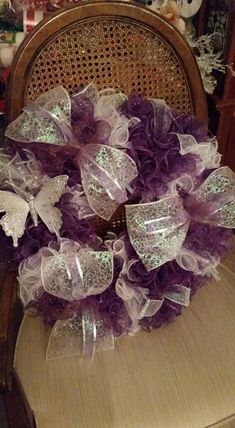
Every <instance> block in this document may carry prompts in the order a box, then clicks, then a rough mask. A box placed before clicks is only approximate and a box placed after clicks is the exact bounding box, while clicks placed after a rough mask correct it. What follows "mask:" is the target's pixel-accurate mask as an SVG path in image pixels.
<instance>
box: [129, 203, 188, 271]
mask: <svg viewBox="0 0 235 428" xmlns="http://www.w3.org/2000/svg"><path fill="white" fill-rule="evenodd" d="M126 221H127V230H128V234H129V238H130V241H131V244H132V246H133V247H134V249H135V251H136V253H137V254H138V256H139V258H140V260H141V261H142V262H143V264H144V266H145V267H146V269H147V270H152V269H155V268H157V267H159V266H161V265H162V264H164V263H166V262H167V261H169V260H172V259H174V258H175V257H176V255H177V254H178V252H179V250H180V248H181V246H182V244H183V242H184V239H185V237H186V233H187V230H188V225H189V222H188V215H187V213H186V212H185V210H184V209H183V206H182V202H181V200H180V198H178V197H176V196H172V197H171V196H170V197H168V198H165V199H161V200H160V201H157V202H150V203H146V204H139V205H126Z"/></svg>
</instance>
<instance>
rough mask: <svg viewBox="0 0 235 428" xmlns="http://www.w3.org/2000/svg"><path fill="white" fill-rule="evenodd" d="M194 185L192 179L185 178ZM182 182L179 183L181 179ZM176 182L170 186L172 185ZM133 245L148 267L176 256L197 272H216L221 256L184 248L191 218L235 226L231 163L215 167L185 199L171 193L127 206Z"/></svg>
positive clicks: (148, 268) (184, 265)
mask: <svg viewBox="0 0 235 428" xmlns="http://www.w3.org/2000/svg"><path fill="white" fill-rule="evenodd" d="M184 182H185V184H187V185H190V186H191V184H192V183H191V182H190V180H184ZM178 184H179V183H178ZM171 187H172V188H175V186H170V188H171ZM126 218H127V229H128V234H129V237H130V241H131V244H132V246H133V247H134V249H135V251H136V253H137V254H138V256H139V258H140V260H141V261H142V262H143V264H144V266H145V267H146V269H147V270H152V269H156V268H157V267H159V266H161V265H162V264H163V263H165V262H167V261H170V260H173V259H176V260H177V261H178V262H179V264H180V265H181V267H184V268H186V269H188V270H192V271H194V272H195V273H196V274H205V273H206V272H207V273H208V272H209V271H210V268H211V272H214V274H215V275H216V271H215V268H216V265H217V260H214V259H213V260H212V259H211V258H209V259H208V260H207V258H202V257H200V256H198V255H196V254H195V253H193V252H189V251H187V254H186V250H185V249H184V248H183V244H184V241H185V238H186V234H187V231H188V227H189V224H190V221H191V220H194V221H197V222H200V223H208V224H212V225H216V226H222V227H227V228H234V227H235V175H234V173H233V172H232V171H231V169H229V168H228V167H221V168H219V169H217V170H215V171H213V172H212V173H211V174H210V175H209V176H208V177H207V178H206V180H205V181H204V182H203V183H202V184H201V185H200V186H199V188H198V189H197V190H196V191H195V192H193V193H192V194H191V195H190V196H189V197H188V198H186V199H185V201H184V206H183V204H182V200H181V198H180V197H179V196H169V197H166V198H164V199H161V200H159V201H156V202H151V203H147V204H139V205H127V206H126Z"/></svg>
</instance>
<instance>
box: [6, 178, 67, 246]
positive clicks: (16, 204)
mask: <svg viewBox="0 0 235 428" xmlns="http://www.w3.org/2000/svg"><path fill="white" fill-rule="evenodd" d="M67 181H68V177H67V175H60V176H57V177H54V178H49V179H48V181H46V183H45V184H44V186H43V187H42V188H41V190H40V191H39V193H38V194H37V195H36V197H34V196H33V195H31V194H29V193H25V199H23V198H22V197H21V196H20V195H18V194H15V193H12V192H8V191H3V190H1V191H0V213H1V212H3V213H5V215H4V216H3V217H2V218H1V220H0V225H1V226H2V228H3V230H4V232H5V234H6V235H7V236H11V237H12V239H13V245H14V246H15V247H17V245H18V239H19V238H20V237H21V236H22V235H23V234H24V230H25V223H26V219H27V217H28V214H29V212H30V214H31V216H32V219H33V222H34V225H35V226H37V224H38V215H39V217H40V218H41V220H42V221H43V223H44V224H45V225H46V226H47V228H48V229H49V230H50V232H52V233H56V234H57V235H58V234H59V230H60V228H61V225H62V216H61V212H60V211H59V209H58V208H56V207H55V206H54V205H55V203H56V202H58V201H59V200H60V198H61V196H62V193H63V191H64V188H65V186H66V183H67ZM21 193H22V192H21ZM23 194H24V192H23Z"/></svg>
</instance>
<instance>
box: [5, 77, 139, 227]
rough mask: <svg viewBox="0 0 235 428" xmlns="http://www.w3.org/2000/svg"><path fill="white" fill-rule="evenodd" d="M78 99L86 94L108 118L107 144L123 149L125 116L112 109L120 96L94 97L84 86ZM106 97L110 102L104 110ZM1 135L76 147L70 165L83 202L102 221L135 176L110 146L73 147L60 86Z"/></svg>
mask: <svg viewBox="0 0 235 428" xmlns="http://www.w3.org/2000/svg"><path fill="white" fill-rule="evenodd" d="M83 92H84V91H82V94H83ZM83 95H87V96H88V95H89V96H90V99H92V100H93V102H95V103H96V104H95V107H96V109H97V110H98V112H99V111H100V112H102V114H103V115H104V117H101V118H100V119H102V120H109V124H108V125H109V126H110V129H111V134H110V141H109V139H108V143H109V144H112V145H113V146H115V147H118V146H119V142H120V146H121V147H125V146H126V147H127V146H128V145H127V141H128V136H129V133H128V124H129V121H128V119H126V118H125V120H124V118H123V117H122V116H121V115H120V114H118V112H117V111H116V110H115V108H116V106H117V104H118V99H119V102H120V101H123V98H122V97H120V96H119V98H118V95H120V94H112V96H111V94H109V95H107V94H106V93H104V94H103V95H101V96H99V94H98V92H97V91H96V92H95V89H94V87H93V86H92V85H89V87H88V89H87V90H86V92H85V93H84V94H83ZM77 96H79V94H78V95H77ZM107 97H108V99H106V98H107ZM112 97H113V98H114V100H115V101H113V105H112V104H111V107H110V105H109V103H110V102H111V101H110V100H111V99H112ZM96 98H97V99H96ZM104 98H105V100H104ZM97 100H98V101H97ZM108 106H109V108H108ZM114 113H115V117H116V119H115V120H114V119H113V116H114ZM110 117H111V119H112V120H111V119H110ZM132 120H134V119H133V118H132ZM120 122H121V123H120ZM6 136H7V137H8V138H11V139H13V140H15V141H19V142H33V141H34V142H40V143H47V144H56V145H59V146H64V145H71V146H73V147H76V148H77V151H78V154H77V156H76V157H75V160H74V162H75V164H76V165H77V166H79V168H80V170H81V180H82V185H83V188H84V191H85V194H86V197H87V200H88V202H89V205H90V207H91V208H92V210H93V211H94V212H95V213H96V214H97V215H99V216H100V217H102V218H104V219H105V220H109V219H110V218H111V217H112V215H113V213H114V212H115V211H116V209H117V208H118V206H119V205H120V204H121V203H123V202H125V201H127V199H128V195H127V189H128V190H129V185H130V183H131V182H132V181H133V180H134V178H135V177H136V176H137V174H138V172H137V167H136V164H135V162H134V161H133V159H131V157H130V156H128V155H127V154H126V153H125V152H123V151H121V150H119V149H117V148H115V147H110V146H108V145H106V144H103V142H102V144H87V145H86V146H78V142H77V139H76V137H75V135H74V133H73V130H72V127H71V100H70V97H69V94H68V93H67V91H66V90H65V89H64V88H63V87H61V86H59V87H57V88H54V89H52V90H50V91H48V92H47V93H45V94H43V95H40V96H39V97H38V99H37V100H36V101H35V102H34V103H32V104H30V105H29V106H26V107H25V108H24V111H23V113H22V114H21V115H20V116H19V117H18V118H17V119H16V120H15V121H14V122H12V123H11V124H10V125H9V126H8V128H7V130H6Z"/></svg>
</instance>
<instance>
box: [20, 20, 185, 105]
mask: <svg viewBox="0 0 235 428" xmlns="http://www.w3.org/2000/svg"><path fill="white" fill-rule="evenodd" d="M91 81H93V82H94V83H95V84H96V86H97V87H98V89H103V88H105V87H113V88H116V89H117V90H121V91H122V92H124V93H125V94H130V93H132V92H133V91H138V92H141V93H143V94H144V95H145V96H147V97H159V98H164V99H165V100H166V101H167V103H168V104H169V105H170V106H171V107H173V108H176V109H177V110H179V111H181V112H192V105H191V99H190V91H189V88H188V82H187V77H186V76H185V73H184V70H183V67H182V65H181V62H180V59H179V58H178V57H177V56H176V53H175V52H174V50H173V49H172V48H171V47H170V46H169V45H168V44H167V42H166V41H165V40H164V39H163V38H161V35H159V34H157V33H154V32H153V31H151V30H150V29H148V28H145V27H144V26H141V24H138V23H136V22H133V23H130V21H126V20H125V19H124V18H117V19H113V18H112V19H109V18H102V19H101V18H98V17H97V19H96V20H95V21H94V19H93V20H89V21H87V20H86V22H79V23H77V24H76V26H73V27H70V28H67V29H66V30H64V31H63V32H60V33H59V34H57V35H56V36H55V37H54V38H53V39H51V40H49V41H48V43H47V44H46V46H45V48H44V49H43V50H42V51H41V52H40V53H39V54H38V56H37V57H36V59H35V61H34V63H33V65H32V68H31V74H30V76H29V78H28V83H27V88H26V99H25V101H26V103H29V102H31V101H33V100H34V99H35V98H36V97H37V96H38V95H39V94H40V93H42V92H45V91H47V90H48V89H50V88H53V87H55V86H57V85H63V86H64V87H65V88H66V89H67V90H68V91H69V92H70V93H73V92H75V91H76V90H77V89H78V88H79V87H81V86H85V85H87V84H88V83H89V82H91Z"/></svg>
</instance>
